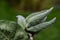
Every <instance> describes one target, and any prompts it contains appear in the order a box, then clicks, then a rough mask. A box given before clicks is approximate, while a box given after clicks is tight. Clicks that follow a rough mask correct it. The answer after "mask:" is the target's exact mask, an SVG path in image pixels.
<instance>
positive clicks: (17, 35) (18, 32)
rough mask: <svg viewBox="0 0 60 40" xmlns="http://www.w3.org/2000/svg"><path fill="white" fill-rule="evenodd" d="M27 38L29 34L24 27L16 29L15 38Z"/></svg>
mask: <svg viewBox="0 0 60 40" xmlns="http://www.w3.org/2000/svg"><path fill="white" fill-rule="evenodd" d="M27 39H28V35H27V33H26V32H25V31H24V30H22V29H17V30H16V33H15V37H14V40H27Z"/></svg>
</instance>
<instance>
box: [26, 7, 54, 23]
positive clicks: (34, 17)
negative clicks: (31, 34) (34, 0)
mask: <svg viewBox="0 0 60 40" xmlns="http://www.w3.org/2000/svg"><path fill="white" fill-rule="evenodd" d="M52 9H53V7H51V8H50V9H48V10H45V11H42V12H37V13H34V14H31V15H30V16H28V17H27V18H26V20H27V22H28V23H30V22H33V21H37V20H38V19H40V20H41V19H43V18H44V17H46V16H47V15H48V14H49V12H51V11H52ZM38 13H39V14H38Z"/></svg>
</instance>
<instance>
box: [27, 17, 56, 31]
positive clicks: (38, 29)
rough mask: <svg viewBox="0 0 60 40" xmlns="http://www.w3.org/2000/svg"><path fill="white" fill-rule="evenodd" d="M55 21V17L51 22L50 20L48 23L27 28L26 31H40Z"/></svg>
mask: <svg viewBox="0 0 60 40" xmlns="http://www.w3.org/2000/svg"><path fill="white" fill-rule="evenodd" d="M55 20H56V17H55V18H53V19H52V20H50V21H49V22H43V23H41V24H38V25H36V26H32V27H30V28H28V29H27V30H28V31H32V32H37V31H40V30H41V29H43V28H46V27H48V26H50V25H51V24H52V23H54V22H55Z"/></svg>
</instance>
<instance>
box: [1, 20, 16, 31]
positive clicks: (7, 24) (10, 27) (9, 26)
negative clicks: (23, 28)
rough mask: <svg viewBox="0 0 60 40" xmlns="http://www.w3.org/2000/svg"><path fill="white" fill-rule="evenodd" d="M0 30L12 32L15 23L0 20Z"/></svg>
mask: <svg viewBox="0 0 60 40" xmlns="http://www.w3.org/2000/svg"><path fill="white" fill-rule="evenodd" d="M0 29H1V30H7V31H13V30H15V29H16V22H14V21H8V20H7V21H5V20H0Z"/></svg>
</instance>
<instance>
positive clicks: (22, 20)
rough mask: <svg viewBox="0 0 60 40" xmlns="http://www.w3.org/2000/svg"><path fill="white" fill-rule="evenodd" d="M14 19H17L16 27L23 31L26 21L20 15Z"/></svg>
mask: <svg viewBox="0 0 60 40" xmlns="http://www.w3.org/2000/svg"><path fill="white" fill-rule="evenodd" d="M16 17H17V18H18V25H20V26H21V27H22V28H23V29H25V27H26V19H25V18H24V17H23V16H21V15H17V16H16Z"/></svg>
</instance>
